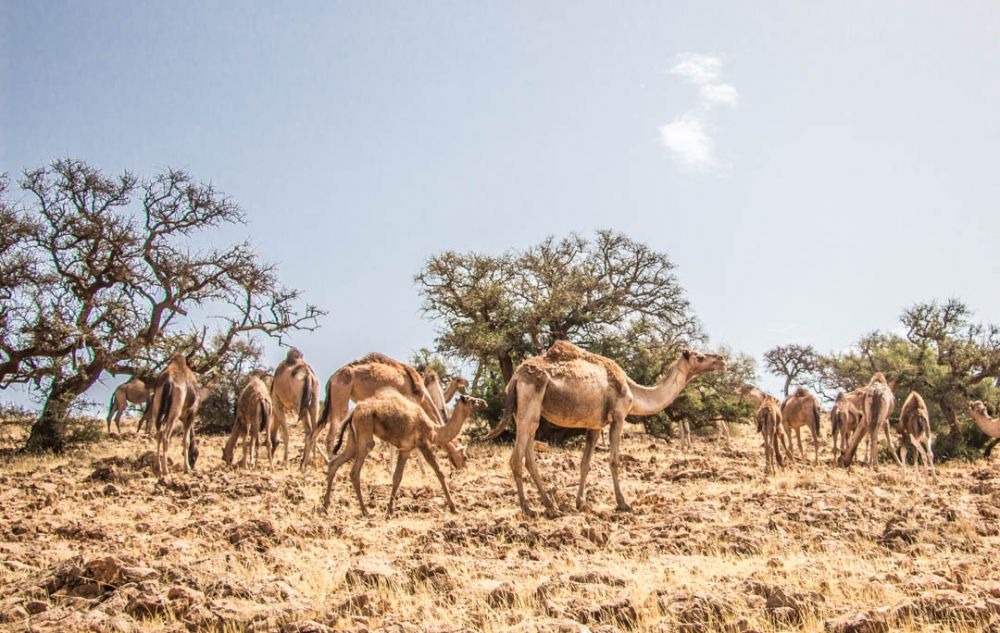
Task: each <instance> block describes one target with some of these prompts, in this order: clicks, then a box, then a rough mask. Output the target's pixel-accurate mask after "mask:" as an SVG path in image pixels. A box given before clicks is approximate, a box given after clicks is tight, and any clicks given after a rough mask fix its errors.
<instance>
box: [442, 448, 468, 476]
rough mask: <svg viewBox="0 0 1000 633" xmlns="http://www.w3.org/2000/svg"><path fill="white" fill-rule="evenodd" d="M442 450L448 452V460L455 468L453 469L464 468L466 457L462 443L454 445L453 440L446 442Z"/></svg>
mask: <svg viewBox="0 0 1000 633" xmlns="http://www.w3.org/2000/svg"><path fill="white" fill-rule="evenodd" d="M444 450H446V451H447V452H448V461H450V462H451V465H452V466H453V467H454V468H455V470H462V469H463V468H465V462H466V461H467V459H468V458H467V457H466V455H465V446H464V445H462V446H455V443H454V442H447V443H445V445H444Z"/></svg>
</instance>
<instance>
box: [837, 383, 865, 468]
mask: <svg viewBox="0 0 1000 633" xmlns="http://www.w3.org/2000/svg"><path fill="white" fill-rule="evenodd" d="M863 397H864V390H863V389H856V390H855V391H852V392H849V393H844V392H840V393H838V394H837V400H836V402H834V403H833V408H831V409H830V435H831V437H832V438H833V452H834V453H835V456H838V457H839V456H840V455H841V454H842V453H843V452H844V450H845V449H846V448H847V440H848V439H849V438H850V437H851V434H852V433H854V429H856V428H857V427H858V425H859V424H860V423H861V417H862V416H861V409H860V404H861V400H862V398H863Z"/></svg>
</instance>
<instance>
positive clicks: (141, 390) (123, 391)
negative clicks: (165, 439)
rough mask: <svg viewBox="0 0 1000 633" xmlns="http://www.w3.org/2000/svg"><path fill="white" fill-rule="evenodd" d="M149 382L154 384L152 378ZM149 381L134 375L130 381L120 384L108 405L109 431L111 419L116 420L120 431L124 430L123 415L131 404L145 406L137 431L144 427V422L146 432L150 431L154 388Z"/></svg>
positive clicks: (109, 429) (109, 430)
mask: <svg viewBox="0 0 1000 633" xmlns="http://www.w3.org/2000/svg"><path fill="white" fill-rule="evenodd" d="M148 382H149V384H152V383H153V381H152V380H148ZM146 383H147V381H146V380H143V379H142V378H138V377H133V378H132V379H131V380H129V381H128V382H123V383H122V384H120V385H118V387H117V388H116V389H115V392H114V393H113V394H111V404H110V405H109V407H108V433H110V432H111V421H112V420H114V421H115V425H117V427H118V432H119V433H121V432H122V415H123V414H124V413H125V411H126V410H127V409H128V405H130V404H138V405H142V406H143V407H145V408H144V409H143V411H142V416H141V417H140V418H139V426H138V427H136V429H135V430H136V432H137V433H138V432H139V429H141V428H142V424H143V422H145V423H146V432H147V433H149V432H150V424H149V397H150V396H152V395H153V389H152V388H151V387H150V386H149V385H147V384H146Z"/></svg>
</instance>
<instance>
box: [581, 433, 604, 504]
mask: <svg viewBox="0 0 1000 633" xmlns="http://www.w3.org/2000/svg"><path fill="white" fill-rule="evenodd" d="M603 434H604V429H599V430H588V431H587V440H586V443H585V444H584V445H583V457H581V458H580V488H579V489H578V490H577V492H576V509H577V510H583V508H584V505H585V504H586V503H587V492H586V485H587V473H589V472H590V460H591V459H592V458H593V457H594V446H595V445H596V444H597V440H598V438H600V437H601V436H602V435H603Z"/></svg>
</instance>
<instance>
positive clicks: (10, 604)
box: [0, 427, 1000, 633]
mask: <svg viewBox="0 0 1000 633" xmlns="http://www.w3.org/2000/svg"><path fill="white" fill-rule="evenodd" d="M637 428H638V427H631V430H632V431H635V430H636V429H637ZM202 442H203V444H202V450H201V459H200V461H199V463H198V470H197V472H195V473H194V474H191V475H184V474H183V473H181V472H179V470H177V471H175V474H174V478H173V482H172V483H171V484H169V485H163V484H160V483H158V482H157V477H156V476H155V475H154V474H153V472H152V467H153V463H154V462H153V459H152V455H151V453H148V451H150V450H151V449H152V448H153V445H152V443H151V442H150V441H149V440H147V439H145V438H142V437H138V436H135V435H124V436H113V437H112V438H110V439H108V440H106V441H104V442H100V443H97V444H93V445H90V446H88V447H87V448H86V449H81V450H80V451H77V452H74V453H72V454H69V455H66V456H64V457H46V458H33V457H16V456H11V457H8V458H7V460H6V461H5V462H4V463H3V464H2V465H0V512H2V520H0V628H6V629H10V630H32V631H45V630H60V631H72V630H95V631H132V630H152V631H166V630H170V631H173V630H178V631H179V630H218V631H243V630H285V631H298V632H306V631H317V632H318V631H326V630H356V631H362V630H364V631H367V630H381V631H420V630H433V631H460V630H461V631H467V630H485V631H498V630H516V631H523V632H529V631H584V630H588V629H589V630H593V631H599V630H608V631H610V630H621V629H631V630H636V631H660V630H662V631H682V632H694V631H716V630H721V631H733V632H738V631H785V630H804V631H820V630H825V631H836V632H844V633H847V632H859V633H860V632H877V631H888V630H914V631H923V630H967V631H981V630H984V629H990V630H1000V569H998V567H997V565H996V563H995V551H996V547H997V545H998V544H1000V523H998V516H1000V469H997V468H996V467H995V466H993V465H990V464H986V463H984V462H980V463H977V464H957V465H947V466H945V467H942V468H940V469H939V476H938V477H937V479H930V478H927V477H918V476H916V475H914V474H913V472H912V471H906V472H905V473H904V472H902V471H901V470H900V469H899V468H898V467H896V466H894V465H892V466H888V465H887V466H883V467H882V469H881V470H880V471H879V472H878V473H872V472H870V471H869V470H868V469H866V468H859V467H855V468H854V469H853V470H850V471H845V470H841V469H837V468H833V467H831V466H830V464H829V461H830V454H829V452H823V453H821V462H822V463H821V464H820V465H819V466H818V467H813V466H812V465H811V464H809V465H804V464H803V465H799V466H798V467H797V468H795V469H794V470H788V471H784V472H782V473H779V474H778V475H777V476H775V477H773V478H771V479H765V478H764V477H763V473H762V471H763V469H762V463H761V449H760V447H759V441H758V440H757V439H756V438H754V437H746V438H737V439H734V440H733V442H732V444H731V445H730V446H726V445H725V444H724V443H720V442H716V441H714V440H709V439H703V440H698V441H696V442H695V446H694V448H693V449H690V450H683V449H681V448H680V447H679V446H678V445H677V444H676V443H674V444H671V443H667V442H663V441H660V440H653V439H651V438H650V437H648V436H645V435H643V434H640V433H636V432H633V433H632V434H630V435H628V437H627V439H626V440H625V442H624V452H625V453H626V456H625V459H624V475H623V480H624V489H625V494H626V496H627V497H628V499H629V500H630V501H631V503H632V504H633V505H634V507H635V512H634V513H631V514H618V513H615V512H614V511H613V503H614V496H613V494H612V489H611V478H610V473H609V471H608V466H607V453H606V452H603V451H600V449H599V452H598V453H597V455H596V457H595V464H594V468H593V469H592V470H591V474H590V493H591V494H590V498H591V500H592V501H593V503H594V507H593V509H592V510H590V511H588V512H585V513H578V512H575V511H571V510H570V508H569V505H570V504H571V503H572V501H573V497H574V493H575V485H576V473H577V468H578V460H579V455H580V448H579V447H569V448H566V449H552V450H549V451H547V452H545V453H543V454H541V455H540V460H541V469H542V472H543V475H544V476H545V477H547V478H548V479H549V481H550V482H551V483H552V484H555V486H556V488H557V489H558V490H559V491H561V496H560V502H561V503H563V504H565V505H566V510H567V512H566V513H565V515H564V516H562V517H560V518H558V519H554V520H553V519H545V518H539V519H530V520H529V519H524V518H522V517H521V515H520V513H519V512H518V511H517V510H516V498H515V495H514V491H513V487H512V483H511V479H510V474H509V469H508V466H507V459H508V456H509V448H508V447H503V446H500V447H484V446H471V447H470V448H469V456H470V459H469V465H468V468H467V469H466V470H464V471H462V472H456V473H452V474H451V475H450V485H451V488H452V493H453V495H454V497H455V501H456V503H457V504H458V506H459V509H460V513H459V514H457V515H452V514H449V513H448V512H447V511H446V510H445V506H444V501H443V498H442V496H441V494H440V491H439V488H438V484H437V481H436V480H435V479H434V477H433V474H432V473H431V471H430V469H429V468H428V469H426V472H425V473H421V472H420V471H419V470H418V469H417V468H415V463H414V462H413V461H411V464H410V467H409V468H408V472H407V473H406V476H405V478H404V480H403V486H402V489H401V492H400V498H399V500H398V502H397V514H396V515H395V516H394V517H392V518H387V517H386V516H384V514H383V513H382V508H384V505H385V502H386V500H387V496H388V490H389V485H388V484H389V475H388V472H387V464H386V461H385V460H386V458H385V456H384V453H383V452H382V451H381V450H380V449H376V450H375V451H373V457H371V458H370V459H369V462H368V464H367V465H366V467H365V473H364V487H365V493H366V495H367V499H368V501H369V502H370V503H371V504H372V505H373V506H374V507H373V508H372V509H373V510H375V512H373V515H372V517H371V518H368V519H365V518H362V517H361V516H360V514H359V511H358V507H357V503H356V500H355V499H354V497H353V493H352V492H351V490H350V485H349V483H348V481H347V479H346V477H347V469H342V471H341V473H340V474H339V475H338V478H337V482H336V488H335V495H334V504H333V507H332V508H331V510H330V512H329V514H328V515H325V516H324V515H323V514H321V513H319V512H318V503H319V500H320V497H321V495H322V490H323V489H322V486H323V479H324V477H323V472H322V470H321V469H320V467H319V466H316V467H315V468H314V469H312V470H310V471H308V472H307V473H305V474H301V473H300V472H299V471H298V470H297V468H288V469H278V470H275V471H274V472H271V471H269V470H267V469H266V468H264V469H261V470H258V471H256V472H246V471H234V470H232V469H229V468H225V467H223V465H222V463H221V460H220V455H221V446H222V442H223V438H211V437H210V438H202ZM300 446H301V439H300V438H299V439H298V441H297V442H293V447H294V448H296V449H297V448H299V447H300ZM175 453H177V454H175V455H174V456H173V457H174V461H175V462H177V461H179V447H177V448H175ZM528 489H529V490H530V491H531V492H532V499H533V500H534V502H535V504H536V505H537V503H538V502H537V497H536V496H535V495H534V494H533V493H534V490H533V488H532V487H531V485H530V483H529V484H528Z"/></svg>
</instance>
